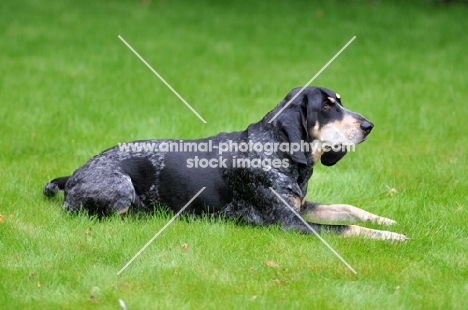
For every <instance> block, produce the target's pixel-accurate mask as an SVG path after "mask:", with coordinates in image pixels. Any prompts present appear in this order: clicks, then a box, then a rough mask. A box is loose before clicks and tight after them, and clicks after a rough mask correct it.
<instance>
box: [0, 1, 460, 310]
mask: <svg viewBox="0 0 468 310" xmlns="http://www.w3.org/2000/svg"><path fill="white" fill-rule="evenodd" d="M148 2H149V3H150V4H149V5H145V3H144V2H140V1H136V0H135V1H79V2H78V1H69V0H68V1H32V0H30V1H26V0H25V1H11V0H10V1H3V2H2V3H1V4H0V33H1V36H0V68H1V74H0V129H1V138H0V150H1V151H0V165H1V166H0V167H1V169H0V177H1V179H0V180H1V186H0V214H1V218H0V262H1V263H0V304H1V305H2V308H5V309H54V308H56V309H94V308H96V309H97V308H99V309H100V308H106V309H118V308H119V304H118V300H119V299H122V300H124V301H125V303H126V304H127V306H128V309H313V308H317V309H338V308H351V309H376V308H379V309H463V308H465V307H466V296H467V295H468V280H467V279H468V260H467V258H466V249H467V248H468V231H467V224H466V219H467V217H468V199H467V192H468V179H467V176H466V175H467V174H466V169H467V144H468V138H467V135H466V120H467V119H468V109H467V108H466V99H467V97H466V89H467V86H468V85H467V72H468V58H467V57H466V50H467V49H468V37H467V36H466V29H467V28H468V20H467V19H466V15H467V13H468V8H467V7H466V6H465V5H459V4H455V5H435V4H434V3H433V2H431V1H412V2H411V3H406V2H404V1H401V3H398V2H397V3H395V2H391V1H320V2H317V3H315V4H311V3H309V2H306V1H293V2H290V1H276V2H274V3H270V2H267V1H255V2H253V3H251V2H250V1H236V2H234V3H232V4H227V3H223V2H216V1H196V2H189V1H182V0H180V1H164V0H160V1H152V2H151V1H148ZM118 35H121V36H122V37H123V38H124V39H125V40H127V41H128V42H129V43H130V44H131V45H132V46H133V47H134V48H135V49H136V50H137V51H138V52H139V53H140V54H141V55H142V56H143V57H144V58H145V59H146V60H147V61H148V62H149V63H150V64H151V65H152V66H153V67H154V68H155V69H156V70H157V71H158V72H159V73H160V74H161V75H162V76H163V77H164V78H166V80H167V81H168V82H169V83H170V84H171V85H172V86H173V87H174V88H175V89H176V90H177V91H179V93H180V94H181V95H182V96H183V97H184V98H185V99H186V100H187V101H188V102H189V103H190V104H191V105H192V106H193V107H194V108H195V109H196V110H197V111H198V112H199V113H200V114H201V115H202V116H203V117H204V118H205V119H206V120H207V122H208V123H207V124H203V123H202V122H201V121H200V120H199V119H198V118H197V117H196V116H195V115H194V114H192V112H190V111H189V110H188V109H187V108H186V107H185V106H184V105H183V103H181V102H180V101H179V99H177V98H176V97H175V96H174V95H173V94H172V93H171V92H170V90H168V89H167V88H166V86H164V85H163V84H162V83H161V82H160V81H159V80H158V79H157V78H156V77H155V76H154V75H153V73H151V71H150V70H148V68H146V67H145V66H144V65H143V64H142V63H141V61H140V60H139V59H137V58H136V56H135V55H134V54H133V53H132V52H131V51H130V50H129V49H128V48H127V47H126V46H125V45H124V44H123V43H122V42H121V41H120V40H119V39H118V37H117V36H118ZM353 36H357V39H356V40H355V41H354V42H353V43H352V44H351V45H350V46H349V48H348V49H347V50H345V51H344V52H343V53H342V54H341V55H340V56H339V57H338V58H337V59H336V60H335V62H333V63H332V64H331V65H330V66H329V67H328V68H327V69H326V70H325V71H324V72H323V73H322V74H321V75H320V76H319V77H318V78H317V79H316V80H315V81H314V83H313V84H314V85H321V86H326V87H328V88H331V89H333V90H335V91H337V92H338V93H340V94H341V96H342V98H343V102H344V103H345V105H346V106H347V107H348V108H350V109H352V110H356V111H359V112H361V113H363V114H364V115H365V116H366V117H368V118H369V119H371V120H372V121H373V122H374V123H375V129H374V131H373V133H372V134H371V136H370V137H369V139H368V140H367V141H366V142H365V143H364V144H362V145H359V146H358V147H357V152H356V153H353V154H349V155H347V156H346V157H345V158H344V159H343V160H342V161H341V162H340V163H339V164H338V165H336V166H334V167H331V168H326V167H323V166H318V167H317V169H316V172H315V175H314V178H313V180H312V183H311V186H310V189H309V199H310V200H313V201H319V202H334V203H338V202H340V203H349V204H354V205H357V206H360V207H363V208H365V209H367V210H369V211H371V212H373V213H377V214H380V215H383V216H386V217H390V218H393V219H395V220H397V221H398V223H399V224H398V225H397V226H395V227H393V228H392V230H394V231H397V232H400V233H404V234H406V235H408V236H410V237H411V238H412V240H411V241H409V242H407V243H403V244H392V243H388V242H377V241H369V240H364V239H360V238H354V239H343V238H340V237H337V236H333V235H325V236H324V238H325V239H326V240H327V241H328V242H329V243H330V244H331V245H332V246H333V247H334V248H335V249H336V250H337V251H338V252H339V253H341V254H342V255H343V256H344V258H345V259H346V260H347V261H348V262H349V263H350V264H351V265H352V266H353V267H354V269H356V270H357V272H358V274H357V275H354V274H352V273H351V272H350V271H349V270H348V269H347V268H346V266H344V265H343V264H342V263H341V262H340V261H339V260H338V259H337V258H336V257H334V256H333V254H332V253H331V252H330V251H329V250H328V249H327V248H326V247H325V246H324V245H323V244H322V243H321V242H320V241H319V240H318V239H317V238H315V237H313V236H304V235H300V234H295V233H285V232H284V231H282V230H281V229H280V228H278V227H270V228H261V227H249V226H239V225H236V224H234V223H231V222H224V221H214V220H211V219H196V220H194V219H188V220H177V221H176V222H174V223H173V224H172V225H171V226H169V228H168V229H167V230H166V231H165V232H164V233H163V234H162V235H161V236H160V237H159V238H158V239H156V241H155V242H153V243H152V244H151V246H150V247H148V248H147V249H146V251H144V252H143V253H142V254H141V256H140V257H139V258H138V259H137V260H135V262H134V263H133V264H132V265H130V267H129V268H128V269H126V270H125V271H124V272H123V273H122V274H121V275H120V276H117V272H118V271H119V270H120V269H121V268H122V267H123V266H124V265H125V263H126V262H127V261H128V260H129V259H130V258H131V257H132V256H133V255H134V254H135V253H136V252H137V251H138V250H139V249H140V248H141V247H142V246H143V245H144V244H145V243H146V242H147V241H148V240H149V239H150V238H151V237H152V236H153V235H154V234H155V233H156V232H157V231H158V230H159V229H160V228H161V227H162V226H163V225H164V224H165V223H166V222H167V221H168V220H169V218H170V215H161V214H159V215H148V216H142V217H136V218H132V217H124V218H119V217H111V218H109V219H105V220H102V221H97V220H95V219H92V218H88V217H86V216H84V215H78V216H71V215H68V214H65V213H64V212H62V210H61V200H62V197H58V198H56V199H52V200H48V199H45V198H44V197H43V196H42V193H41V191H42V186H43V184H44V183H45V182H46V181H47V180H49V179H50V178H52V177H57V176H61V175H66V174H69V173H70V172H72V171H73V170H74V169H76V168H77V167H78V166H79V165H81V164H82V163H84V162H85V161H86V160H87V159H89V158H90V157H91V156H93V155H94V154H96V153H98V152H100V151H102V150H103V149H105V148H107V147H110V146H112V145H115V144H117V143H118V142H125V141H129V140H133V139H144V138H156V137H172V138H196V137H204V136H209V135H213V134H215V133H217V132H220V131H232V130H241V129H244V128H245V127H246V126H247V125H248V124H250V123H252V122H254V121H257V120H259V119H260V118H261V117H263V116H264V115H265V114H266V112H268V111H269V110H271V109H272V108H273V107H274V106H275V105H276V104H277V103H278V102H279V101H280V100H281V99H282V98H283V97H284V96H285V94H286V93H287V92H288V91H289V90H290V89H291V88H293V87H296V86H300V85H304V84H305V83H306V82H307V81H308V80H309V79H310V78H311V77H312V76H313V75H314V74H315V73H316V72H317V71H318V70H319V69H320V68H321V67H322V66H323V65H324V64H325V63H326V62H327V61H328V60H329V59H330V58H331V57H332V56H333V55H334V54H335V53H336V52H337V51H338V50H339V49H340V48H341V47H342V46H343V45H344V44H345V43H346V42H348V41H349V40H350V39H351V38H352V37H353ZM392 189H394V191H393V192H394V193H393V194H390V191H391V190H392ZM395 191H396V192H395ZM367 226H368V227H378V226H375V225H367ZM184 244H186V245H187V246H188V247H187V248H186V249H185V250H184V247H183V245H184ZM265 260H271V261H273V262H276V263H277V264H278V265H279V267H277V268H275V267H269V266H268V265H267V264H266V263H265Z"/></svg>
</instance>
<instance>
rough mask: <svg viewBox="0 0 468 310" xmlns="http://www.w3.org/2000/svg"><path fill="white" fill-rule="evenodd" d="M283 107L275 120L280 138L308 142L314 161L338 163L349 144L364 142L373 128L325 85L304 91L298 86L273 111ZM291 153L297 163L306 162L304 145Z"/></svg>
mask: <svg viewBox="0 0 468 310" xmlns="http://www.w3.org/2000/svg"><path fill="white" fill-rule="evenodd" d="M291 100H292V101H291ZM290 101H291V102H290ZM289 102H290V103H289ZM288 103H289V105H288V106H287V107H286V108H284V107H285V106H286V104H288ZM283 108H284V110H283V111H282V112H281V113H280V114H279V115H278V116H277V117H276V119H274V121H273V124H275V126H276V128H278V131H279V137H280V140H281V141H282V142H287V143H290V144H293V143H294V144H297V143H299V144H301V143H302V145H304V143H309V146H310V148H309V152H311V154H312V158H313V161H314V163H315V162H317V161H318V159H319V158H320V160H321V162H322V164H324V165H326V166H332V165H334V164H336V163H337V162H338V161H339V160H340V159H341V158H342V157H343V156H344V155H346V152H347V150H348V149H349V148H350V147H353V146H354V145H356V144H358V143H361V142H362V141H364V140H365V139H366V137H367V135H368V134H369V133H370V132H371V130H372V128H373V127H374V125H373V124H372V123H371V122H370V121H368V120H366V119H365V118H364V117H363V116H361V115H359V114H357V113H355V112H352V111H349V110H347V109H345V108H344V107H343V105H342V104H341V97H340V95H339V94H337V93H335V92H333V91H331V90H329V89H326V88H319V87H307V88H305V89H304V90H303V91H301V88H295V89H293V90H292V91H291V92H290V93H289V94H288V95H287V96H286V97H285V98H284V100H283V101H281V103H280V104H279V105H278V106H277V107H276V108H275V110H273V111H272V112H273V113H277V112H279V111H280V110H281V109H283ZM290 156H291V158H292V159H293V160H294V161H295V162H297V163H301V164H307V158H306V152H304V148H301V150H300V151H297V152H294V153H293V154H291V155H290Z"/></svg>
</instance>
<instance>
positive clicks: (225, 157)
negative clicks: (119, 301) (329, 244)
mask: <svg viewBox="0 0 468 310" xmlns="http://www.w3.org/2000/svg"><path fill="white" fill-rule="evenodd" d="M373 126H374V125H373V124H372V123H371V122H370V121H368V120H366V119H365V118H364V117H363V116H361V115H360V114H357V113H355V112H352V111H350V110H347V109H346V108H344V106H343V105H342V103H341V97H340V95H339V94H337V93H335V92H333V91H331V90H329V89H326V88H323V87H306V88H295V89H293V90H292V91H291V92H289V93H288V95H287V96H286V97H285V98H284V99H283V100H282V101H281V102H280V103H279V104H278V105H277V106H276V107H275V108H274V109H273V110H272V111H270V112H269V113H268V114H267V115H266V116H265V117H263V119H262V120H260V121H259V122H257V123H254V124H251V125H249V126H248V127H247V129H246V130H244V131H238V132H232V133H224V132H223V133H219V134H217V135H216V136H212V137H208V138H203V139H198V140H176V139H159V140H140V141H133V142H130V143H127V144H119V145H118V146H115V147H112V148H110V149H108V150H106V151H104V152H102V153H100V154H98V155H96V156H95V157H93V158H91V159H90V160H89V161H88V162H86V163H85V164H84V165H83V166H81V167H80V168H78V169H77V170H76V171H74V172H73V174H72V175H71V176H66V177H60V178H56V179H54V180H51V181H49V182H48V183H47V184H46V185H45V186H44V189H43V193H44V195H45V196H48V197H51V196H54V195H55V194H56V193H57V192H58V191H60V190H63V191H64V202H63V209H64V210H67V211H78V210H85V211H87V212H89V213H90V214H97V215H99V216H105V215H109V214H112V213H118V214H125V213H127V212H131V211H143V212H150V211H153V210H154V208H155V206H161V207H165V208H167V209H169V210H173V211H175V212H177V211H179V210H181V208H182V207H183V206H184V205H185V204H186V203H187V202H188V201H190V200H191V199H192V198H193V197H194V196H195V195H196V194H197V192H199V191H200V189H201V188H203V187H205V189H204V190H203V191H202V192H201V193H200V194H199V195H198V196H197V197H196V198H195V199H194V200H193V201H192V202H191V203H190V205H189V206H188V207H187V211H188V212H191V213H194V214H203V213H208V214H222V215H223V216H226V217H227V218H232V219H236V220H241V221H242V222H246V223H249V224H253V225H275V224H280V225H281V226H282V227H283V228H284V229H286V230H295V231H299V232H303V233H311V229H310V228H313V229H314V230H315V231H316V232H318V233H321V232H334V233H336V234H339V235H342V236H346V237H348V236H363V237H367V238H372V239H380V240H406V239H407V237H406V236H405V235H402V234H399V233H394V232H390V231H384V230H375V229H369V228H365V227H362V226H357V225H333V224H330V222H333V221H337V220H338V221H343V220H361V221H370V222H373V223H378V224H383V225H392V224H395V221H393V220H391V219H388V218H385V217H381V216H378V215H375V214H372V213H369V212H367V211H364V210H362V209H360V208H357V207H354V206H351V205H346V204H321V203H314V202H310V201H307V200H306V196H307V188H308V182H309V179H310V178H311V176H312V173H313V169H314V166H315V165H316V164H317V163H318V162H319V161H320V162H321V163H322V164H323V165H325V166H333V165H335V164H336V163H337V162H338V161H339V160H341V159H342V158H343V156H344V155H346V153H347V152H348V151H349V149H348V148H349V147H350V146H354V145H356V144H359V143H361V142H363V141H364V140H365V139H366V138H367V136H368V135H369V134H370V132H371V130H372V128H373ZM267 146H268V147H267ZM291 208H292V209H291ZM293 210H294V211H295V212H294V211H293ZM296 213H297V214H296ZM298 214H299V215H300V216H301V217H303V218H306V219H308V220H309V221H315V223H314V222H307V223H308V225H306V224H305V222H304V221H303V220H302V219H301V218H300V217H299V216H298ZM316 222H319V223H316ZM324 222H328V223H326V224H323V223H324ZM308 226H310V227H308Z"/></svg>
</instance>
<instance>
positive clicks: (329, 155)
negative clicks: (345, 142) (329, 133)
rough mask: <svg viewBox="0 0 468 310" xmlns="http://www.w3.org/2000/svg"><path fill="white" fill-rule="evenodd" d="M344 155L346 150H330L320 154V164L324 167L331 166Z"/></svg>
mask: <svg viewBox="0 0 468 310" xmlns="http://www.w3.org/2000/svg"><path fill="white" fill-rule="evenodd" d="M346 153H347V152H346V150H340V151H333V150H331V149H330V150H329V151H327V152H325V153H323V154H322V157H320V162H321V163H322V165H325V166H333V165H334V164H336V163H337V162H338V161H339V160H340V159H342V158H343V156H345V155H346Z"/></svg>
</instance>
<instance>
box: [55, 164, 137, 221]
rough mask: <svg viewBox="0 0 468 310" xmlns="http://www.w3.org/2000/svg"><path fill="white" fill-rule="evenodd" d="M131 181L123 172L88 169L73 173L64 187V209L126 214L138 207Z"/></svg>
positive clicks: (100, 213)
mask: <svg viewBox="0 0 468 310" xmlns="http://www.w3.org/2000/svg"><path fill="white" fill-rule="evenodd" d="M139 201H140V200H139V198H138V196H137V194H136V192H135V188H134V187H133V183H132V180H131V179H130V177H129V176H128V175H127V174H124V173H122V172H120V171H118V170H117V171H116V170H114V171H109V170H104V169H103V170H99V169H97V170H86V171H79V172H78V173H76V174H74V175H73V176H72V177H71V178H70V180H69V181H68V182H67V184H66V187H65V200H64V203H63V209H64V210H67V211H77V210H80V209H84V210H86V211H88V212H89V213H90V214H97V215H108V214H112V213H118V214H124V213H126V212H127V211H128V210H129V209H130V207H132V206H137V205H139Z"/></svg>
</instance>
